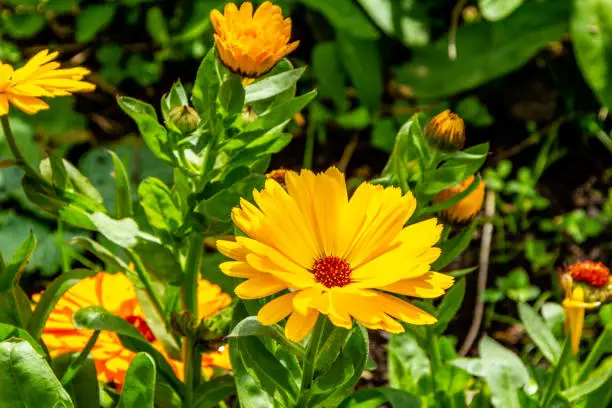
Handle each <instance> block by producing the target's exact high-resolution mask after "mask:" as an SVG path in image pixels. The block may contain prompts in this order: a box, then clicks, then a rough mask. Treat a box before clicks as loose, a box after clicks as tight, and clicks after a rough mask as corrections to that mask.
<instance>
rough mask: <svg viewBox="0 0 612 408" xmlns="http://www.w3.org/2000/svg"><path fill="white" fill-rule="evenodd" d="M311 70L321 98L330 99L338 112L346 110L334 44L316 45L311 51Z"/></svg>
mask: <svg viewBox="0 0 612 408" xmlns="http://www.w3.org/2000/svg"><path fill="white" fill-rule="evenodd" d="M312 70H313V72H314V74H315V76H316V78H317V82H318V85H319V86H318V88H317V90H318V92H319V95H320V96H321V98H330V99H331V100H332V101H334V105H335V106H336V109H337V110H338V111H341V112H343V111H345V110H346V109H348V100H347V99H346V89H345V88H344V71H343V68H342V61H341V60H340V56H339V55H338V45H337V43H336V42H332V41H327V42H321V43H317V44H316V45H315V46H314V48H313V49H312Z"/></svg>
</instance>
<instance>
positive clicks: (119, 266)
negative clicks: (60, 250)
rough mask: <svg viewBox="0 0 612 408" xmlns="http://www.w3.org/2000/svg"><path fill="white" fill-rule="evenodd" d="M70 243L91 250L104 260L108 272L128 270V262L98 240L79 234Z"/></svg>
mask: <svg viewBox="0 0 612 408" xmlns="http://www.w3.org/2000/svg"><path fill="white" fill-rule="evenodd" d="M68 243H69V244H70V245H74V246H76V247H79V248H83V249H84V250H86V251H88V252H90V253H91V254H93V255H94V256H96V257H97V258H98V259H100V260H101V261H102V262H104V269H105V270H106V271H108V272H111V273H112V272H117V271H127V270H128V264H127V263H126V262H125V261H123V259H121V258H119V257H118V256H116V255H115V254H113V253H112V252H111V251H109V250H108V249H106V247H104V246H103V245H100V244H99V243H97V242H96V241H94V240H92V239H91V238H89V237H83V236H77V237H74V238H72V239H71V240H70V241H68Z"/></svg>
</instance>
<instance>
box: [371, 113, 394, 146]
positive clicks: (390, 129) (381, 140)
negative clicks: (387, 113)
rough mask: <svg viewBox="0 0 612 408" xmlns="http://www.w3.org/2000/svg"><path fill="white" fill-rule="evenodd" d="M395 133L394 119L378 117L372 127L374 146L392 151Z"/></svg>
mask: <svg viewBox="0 0 612 408" xmlns="http://www.w3.org/2000/svg"><path fill="white" fill-rule="evenodd" d="M395 134H396V131H395V125H394V121H393V119H388V118H384V119H377V120H376V122H374V129H372V146H374V147H376V148H377V149H380V150H383V151H385V152H387V153H391V152H392V151H393V145H394V144H395Z"/></svg>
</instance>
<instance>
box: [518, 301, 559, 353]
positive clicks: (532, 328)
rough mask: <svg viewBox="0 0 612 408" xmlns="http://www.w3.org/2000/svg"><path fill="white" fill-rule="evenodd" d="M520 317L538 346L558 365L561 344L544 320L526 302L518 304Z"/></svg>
mask: <svg viewBox="0 0 612 408" xmlns="http://www.w3.org/2000/svg"><path fill="white" fill-rule="evenodd" d="M518 311H519V317H520V318H521V322H523V326H525V330H527V333H528V334H529V337H531V339H532V340H533V342H534V343H535V344H536V346H538V349H539V350H540V351H541V352H542V354H544V357H546V359H547V360H548V362H549V363H551V364H553V365H556V364H557V361H558V360H559V356H560V355H561V346H560V345H559V342H558V341H557V339H556V338H555V336H554V335H553V333H552V331H551V330H550V328H549V327H548V326H547V325H546V323H545V322H544V320H543V319H542V318H541V317H540V316H539V315H538V314H537V313H536V311H535V310H533V309H532V308H531V306H529V305H528V304H526V303H519V305H518Z"/></svg>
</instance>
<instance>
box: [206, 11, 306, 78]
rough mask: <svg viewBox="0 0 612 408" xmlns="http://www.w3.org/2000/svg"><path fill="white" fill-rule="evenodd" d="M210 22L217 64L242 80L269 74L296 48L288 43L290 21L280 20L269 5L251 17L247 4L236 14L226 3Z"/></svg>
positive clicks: (295, 43) (296, 42) (280, 16)
mask: <svg viewBox="0 0 612 408" xmlns="http://www.w3.org/2000/svg"><path fill="white" fill-rule="evenodd" d="M210 20H211V21H212V24H213V27H214V28H215V43H216V44H217V51H218V52H219V57H220V58H221V61H223V64H225V66H226V67H228V68H229V69H230V70H232V71H233V72H235V73H238V74H240V75H242V76H245V77H249V78H256V77H259V76H261V75H263V74H265V73H266V72H268V71H270V70H271V69H272V68H274V66H275V65H276V63H277V62H278V61H280V60H281V59H282V58H284V57H285V56H286V55H287V54H289V53H290V52H292V51H293V50H295V49H296V48H297V46H298V44H299V41H295V42H292V43H289V40H290V38H291V19H290V18H286V19H283V13H282V10H281V8H280V7H278V6H275V5H272V3H270V2H269V1H266V2H264V3H263V4H262V5H261V6H259V8H258V9H257V10H256V11H255V14H253V5H252V4H251V3H250V2H248V1H247V2H244V3H242V5H241V6H240V10H239V9H238V7H236V5H235V4H234V3H228V4H227V5H226V6H225V10H224V12H223V14H221V13H220V12H219V11H218V10H213V11H212V12H211V13H210Z"/></svg>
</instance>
